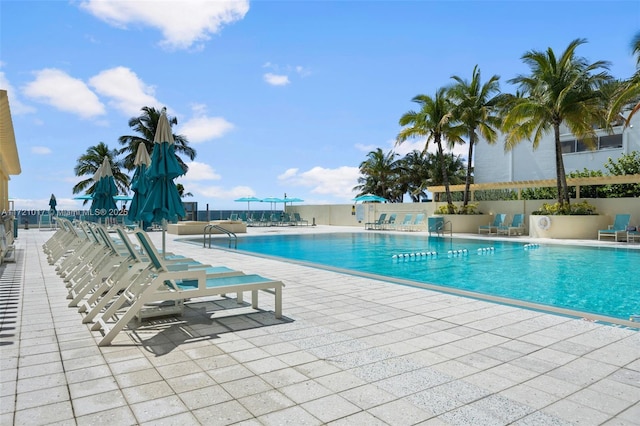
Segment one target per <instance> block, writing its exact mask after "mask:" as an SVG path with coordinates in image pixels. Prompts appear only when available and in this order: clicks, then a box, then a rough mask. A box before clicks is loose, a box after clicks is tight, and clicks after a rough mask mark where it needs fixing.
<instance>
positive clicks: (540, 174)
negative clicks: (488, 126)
mask: <svg viewBox="0 0 640 426" xmlns="http://www.w3.org/2000/svg"><path fill="white" fill-rule="evenodd" d="M562 131H567V130H566V129H563V130H562ZM602 133H603V132H602ZM603 134H604V133H603ZM554 149H555V147H554V143H553V133H548V134H547V135H546V136H545V137H544V138H543V139H542V140H541V141H540V145H539V146H538V149H536V150H535V151H534V150H533V147H532V144H531V142H529V141H527V140H523V141H521V142H520V143H519V144H518V145H517V146H516V147H515V148H514V149H513V150H512V151H509V152H505V151H504V138H503V137H502V138H500V139H499V140H498V141H497V142H496V143H495V144H494V145H489V144H487V143H486V142H484V141H480V142H479V143H478V144H477V145H476V147H475V155H474V156H475V158H474V179H475V182H476V183H490V182H513V181H522V180H539V179H554V178H555V177H556V171H555V151H554ZM633 151H639V152H640V114H636V115H635V116H634V117H633V119H632V124H631V126H630V127H626V128H624V130H623V132H622V148H621V149H604V150H599V151H584V152H572V153H567V154H564V155H563V158H564V166H565V171H566V172H567V173H569V172H572V171H582V170H584V169H585V168H586V169H589V170H602V171H603V172H606V169H605V168H604V164H605V163H606V162H607V159H608V158H609V157H611V158H613V159H616V158H619V157H620V156H621V155H622V154H629V153H631V152H633Z"/></svg>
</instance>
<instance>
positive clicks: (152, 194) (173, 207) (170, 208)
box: [141, 109, 186, 256]
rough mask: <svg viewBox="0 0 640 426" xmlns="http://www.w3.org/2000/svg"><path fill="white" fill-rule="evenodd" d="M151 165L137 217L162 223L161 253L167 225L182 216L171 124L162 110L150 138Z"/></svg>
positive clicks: (177, 164)
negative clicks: (175, 180) (145, 195)
mask: <svg viewBox="0 0 640 426" xmlns="http://www.w3.org/2000/svg"><path fill="white" fill-rule="evenodd" d="M153 142H154V145H153V152H152V154H151V165H150V166H149V168H148V169H147V172H146V176H147V177H148V178H149V182H150V185H149V191H148V193H147V199H146V200H145V202H144V205H143V206H142V213H141V218H142V220H145V221H147V222H160V223H162V252H163V256H164V253H165V233H166V225H167V222H176V221H177V220H178V219H179V218H181V217H185V216H186V214H185V211H184V206H183V205H182V200H181V199H180V194H179V193H178V188H176V184H175V182H174V181H173V180H174V179H175V178H177V177H178V176H182V175H183V174H184V170H182V167H181V166H180V163H179V162H178V159H177V158H176V154H175V145H174V143H173V134H172V133H171V125H170V124H169V120H168V119H167V114H166V112H165V110H164V109H163V110H162V114H160V119H159V120H158V126H157V128H156V134H155V137H154V140H153Z"/></svg>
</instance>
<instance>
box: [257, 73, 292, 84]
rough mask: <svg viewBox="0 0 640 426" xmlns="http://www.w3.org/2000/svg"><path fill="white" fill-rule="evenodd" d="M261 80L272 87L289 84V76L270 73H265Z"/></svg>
mask: <svg viewBox="0 0 640 426" xmlns="http://www.w3.org/2000/svg"><path fill="white" fill-rule="evenodd" d="M263 78H264V81H266V82H267V83H268V84H270V85H272V86H286V85H287V84H289V83H290V81H289V76H286V75H278V74H273V73H270V72H268V73H266V74H265V75H264V76H263Z"/></svg>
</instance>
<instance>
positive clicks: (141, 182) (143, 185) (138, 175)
mask: <svg viewBox="0 0 640 426" xmlns="http://www.w3.org/2000/svg"><path fill="white" fill-rule="evenodd" d="M133 164H134V165H135V166H136V169H135V171H134V172H133V179H131V190H132V191H133V198H132V199H131V204H130V205H129V212H128V213H127V219H129V220H131V221H133V222H138V221H139V222H142V216H141V215H142V207H143V206H144V203H145V201H146V199H147V193H148V192H149V186H150V182H149V178H148V177H147V168H148V167H149V165H150V164H151V158H150V157H149V153H148V152H147V147H146V145H145V144H144V143H141V144H139V145H138V151H137V152H136V159H135V161H134V162H133ZM141 227H142V226H141Z"/></svg>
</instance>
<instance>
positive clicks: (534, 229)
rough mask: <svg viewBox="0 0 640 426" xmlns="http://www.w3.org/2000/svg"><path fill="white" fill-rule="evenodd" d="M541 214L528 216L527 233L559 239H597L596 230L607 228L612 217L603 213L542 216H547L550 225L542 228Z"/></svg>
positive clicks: (532, 235)
mask: <svg viewBox="0 0 640 426" xmlns="http://www.w3.org/2000/svg"><path fill="white" fill-rule="evenodd" d="M542 217H543V216H537V215H531V216H529V235H530V236H531V237H536V238H559V239H580V240H594V239H598V230H600V229H607V227H608V226H609V225H611V224H613V218H611V217H609V216H604V215H593V216H553V215H552V216H544V217H545V218H549V222H550V226H549V227H548V229H542V228H544V222H545V221H546V219H541V218H542Z"/></svg>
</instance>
